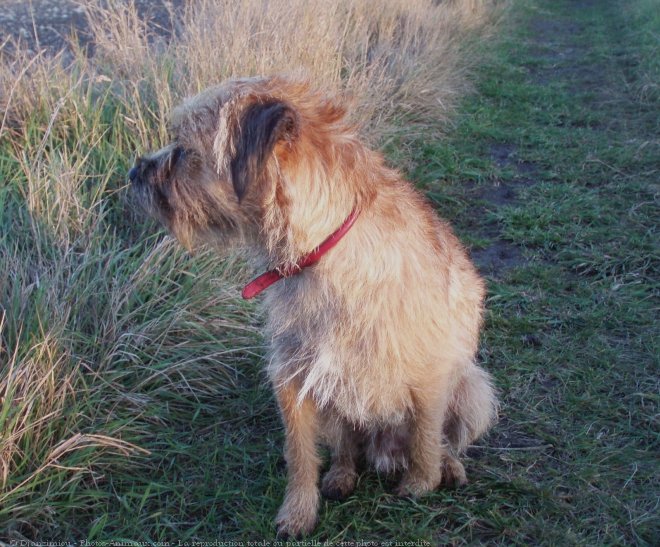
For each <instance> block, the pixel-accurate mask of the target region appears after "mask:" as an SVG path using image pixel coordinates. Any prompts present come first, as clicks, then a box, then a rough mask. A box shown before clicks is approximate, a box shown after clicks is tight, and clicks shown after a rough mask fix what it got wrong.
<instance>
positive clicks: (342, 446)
mask: <svg viewBox="0 0 660 547" xmlns="http://www.w3.org/2000/svg"><path fill="white" fill-rule="evenodd" d="M325 435H326V440H327V442H328V444H329V445H330V447H331V450H332V457H331V463H330V469H329V470H328V472H327V473H326V474H325V476H324V477H323V483H322V485H321V493H322V494H323V495H324V496H325V497H326V498H328V499H332V500H342V499H344V498H346V497H348V496H349V495H350V494H351V492H353V489H354V488H355V483H356V481H357V476H358V475H357V458H358V456H359V450H360V446H359V439H358V432H357V431H356V429H355V427H354V426H352V425H350V424H348V423H346V422H345V421H343V420H341V419H339V418H335V419H330V420H329V421H328V423H327V429H326V432H325Z"/></svg>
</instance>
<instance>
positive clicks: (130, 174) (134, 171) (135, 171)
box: [128, 165, 138, 182]
mask: <svg viewBox="0 0 660 547" xmlns="http://www.w3.org/2000/svg"><path fill="white" fill-rule="evenodd" d="M137 176H138V168H137V165H134V166H133V167H131V168H130V169H129V171H128V180H130V181H131V182H135V179H136V178H137Z"/></svg>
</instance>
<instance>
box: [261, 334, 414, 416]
mask: <svg viewBox="0 0 660 547" xmlns="http://www.w3.org/2000/svg"><path fill="white" fill-rule="evenodd" d="M370 357H371V358H370ZM373 357H374V356H369V355H366V354H365V352H363V351H360V350H359V349H357V348H351V347H350V346H349V347H347V346H346V344H345V343H340V342H339V341H337V340H333V339H332V338H327V339H326V340H324V341H322V342H321V343H320V344H318V345H314V344H311V343H308V344H305V343H304V341H302V340H301V338H300V337H299V336H297V335H295V336H291V335H289V336H285V337H280V338H279V340H276V341H275V344H274V346H273V348H272V356H271V361H270V365H269V374H270V377H271V380H272V381H273V382H274V383H276V384H277V383H280V382H283V381H285V382H286V381H295V382H296V383H297V385H298V386H300V391H299V399H300V401H302V400H303V399H304V398H305V397H311V398H313V399H314V401H315V402H316V403H317V405H318V406H319V408H324V409H332V410H334V411H335V412H337V413H338V414H340V415H341V416H342V417H344V418H345V419H347V420H348V421H350V422H354V423H356V424H360V425H366V424H372V423H400V422H402V421H403V420H404V419H405V418H406V416H407V415H408V413H409V411H410V408H411V406H412V405H411V397H410V389H409V387H408V385H407V383H406V381H405V380H406V379H405V375H404V374H402V371H401V370H400V369H399V367H398V366H396V364H395V363H392V362H389V363H388V362H380V361H379V360H377V359H374V358H373Z"/></svg>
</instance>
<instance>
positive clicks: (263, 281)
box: [241, 209, 360, 300]
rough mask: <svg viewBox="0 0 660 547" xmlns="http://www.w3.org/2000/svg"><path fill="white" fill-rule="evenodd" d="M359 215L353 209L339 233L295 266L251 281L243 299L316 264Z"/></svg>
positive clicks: (269, 272) (264, 274) (267, 273)
mask: <svg viewBox="0 0 660 547" xmlns="http://www.w3.org/2000/svg"><path fill="white" fill-rule="evenodd" d="M359 214H360V211H359V210H358V209H353V211H352V212H351V214H350V215H348V218H347V219H346V220H345V221H344V223H343V224H342V225H341V226H340V227H339V229H338V230H337V231H335V232H333V233H332V234H330V236H329V237H328V238H327V239H326V240H325V241H324V242H323V243H321V244H320V245H319V246H318V247H316V249H314V250H313V251H312V252H311V253H308V254H306V255H305V256H303V257H302V258H301V259H300V260H299V261H298V262H296V263H295V264H294V265H293V266H288V267H279V268H275V269H274V270H269V271H267V272H266V273H262V274H261V275H260V276H259V277H257V278H256V279H253V280H252V281H250V282H249V283H248V284H247V285H245V287H243V292H242V293H241V295H242V296H243V298H244V299H245V300H249V299H250V298H254V297H255V296H257V295H258V294H259V293H261V292H262V291H264V290H266V289H267V288H268V287H270V286H271V285H272V284H273V283H277V282H278V281H279V280H280V279H284V278H285V277H291V276H292V275H296V274H299V273H300V272H301V271H302V270H303V269H305V268H308V267H309V266H312V265H313V264H316V263H317V262H318V261H319V260H321V257H322V256H323V255H324V254H325V253H327V252H328V251H329V250H330V249H332V248H333V247H334V246H335V245H337V243H339V241H340V240H341V238H342V237H344V236H345V235H346V234H347V233H348V231H349V230H350V229H351V227H352V226H353V223H354V222H355V219H356V218H357V217H358V215H359Z"/></svg>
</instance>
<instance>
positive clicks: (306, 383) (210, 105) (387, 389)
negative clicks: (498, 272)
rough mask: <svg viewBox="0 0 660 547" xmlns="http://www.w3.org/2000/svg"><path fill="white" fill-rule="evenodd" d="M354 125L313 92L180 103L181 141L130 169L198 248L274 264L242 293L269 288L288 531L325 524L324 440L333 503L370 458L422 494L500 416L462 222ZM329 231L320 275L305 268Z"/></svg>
mask: <svg viewBox="0 0 660 547" xmlns="http://www.w3.org/2000/svg"><path fill="white" fill-rule="evenodd" d="M344 114H345V111H344V108H342V106H341V105H339V104H337V102H334V101H333V100H332V99H329V98H328V97H326V96H324V95H323V94H322V93H319V92H315V91H313V90H312V89H310V86H309V85H307V84H305V83H301V82H294V81H289V80H286V79H282V78H268V79H244V80H233V81H230V82H227V83H225V84H223V85H221V86H218V87H213V88H210V89H208V90H206V91H204V92H203V93H201V94H200V95H198V96H196V97H193V98H191V99H188V100H187V101H185V102H184V103H183V104H182V105H181V106H180V107H178V108H177V109H176V110H175V111H174V114H173V119H172V130H173V142H172V144H170V145H169V146H166V147H165V148H163V149H161V150H159V151H157V152H155V153H153V154H150V155H147V156H145V157H143V158H141V159H140V160H139V161H138V162H137V164H136V165H135V167H133V169H131V172H130V173H129V177H130V179H131V180H132V181H133V183H134V187H135V189H136V191H137V193H138V195H140V196H141V197H142V201H143V202H144V203H145V205H146V206H147V208H148V209H149V210H150V211H151V212H152V213H153V214H154V215H155V216H156V217H157V218H159V219H160V220H161V221H162V222H163V224H165V225H166V226H167V228H169V230H170V231H171V232H172V233H173V234H174V235H175V236H176V237H177V238H178V239H179V240H180V241H181V242H182V243H183V244H185V245H186V246H188V247H194V246H195V245H196V244H198V243H202V242H206V243H208V242H212V243H213V244H216V245H220V246H222V247H227V246H229V245H240V246H241V247H242V248H245V249H249V250H250V251H252V255H253V256H255V257H256V258H257V260H260V261H261V263H262V264H264V265H265V264H269V265H271V266H276V267H277V268H276V270H274V271H272V272H270V273H268V274H266V275H265V277H264V276H262V277H261V278H260V280H257V281H256V282H255V284H251V285H250V286H248V287H247V288H246V293H249V294H248V296H252V295H253V294H255V293H257V292H260V291H261V290H262V289H264V286H266V285H270V284H271V283H272V286H269V287H268V288H266V289H265V290H264V304H265V307H266V310H267V316H268V319H267V327H268V333H267V340H269V342H270V360H269V364H268V373H269V375H270V379H271V381H272V383H273V387H274V389H275V392H276V395H277V400H278V403H279V407H280V410H281V413H282V418H283V420H284V425H285V428H286V449H285V455H286V461H287V463H288V475H289V481H288V486H287V489H286V495H285V497H284V503H283V504H282V507H281V509H280V511H279V514H278V516H277V526H278V532H279V533H280V534H281V535H294V536H295V535H300V534H302V533H307V532H309V531H311V530H312V529H313V528H314V525H315V522H316V519H317V510H318V505H319V487H318V478H319V466H320V459H319V456H318V453H317V443H318V442H324V443H326V444H327V445H328V446H329V447H330V448H331V449H332V462H331V467H330V470H329V471H328V472H327V473H326V475H325V476H324V478H323V482H322V486H321V491H322V492H323V493H324V494H325V495H326V496H328V497H331V498H343V497H345V496H347V495H349V494H350V493H351V491H352V490H353V488H354V486H355V482H356V477H357V473H356V461H357V460H358V458H359V457H360V455H361V454H365V455H366V457H367V459H368V460H369V461H370V462H371V463H372V464H373V465H374V466H375V467H376V469H378V470H379V471H384V472H392V471H395V470H396V469H400V470H402V471H403V474H402V478H401V482H400V485H399V487H398V493H399V494H401V495H404V496H409V495H410V496H419V495H421V494H424V493H425V492H429V491H431V490H433V489H434V488H436V487H437V486H438V485H440V483H441V482H446V483H448V484H462V483H464V482H465V481H466V478H465V471H464V469H463V465H462V464H461V463H460V461H459V460H458V458H457V457H458V455H459V454H460V452H461V451H462V450H463V449H464V448H465V447H466V446H467V445H468V443H470V442H471V441H473V440H474V439H476V438H477V437H478V436H479V435H481V434H482V433H484V432H485V431H486V430H487V429H488V427H489V426H490V425H491V423H492V422H493V419H494V417H495V413H496V400H495V396H494V393H493V389H492V387H491V383H490V377H489V375H488V374H487V373H486V372H485V371H484V370H482V369H481V368H479V367H478V366H477V365H476V364H475V352H476V350H477V341H478V337H479V328H480V325H481V315H482V304H483V298H484V284H483V282H482V280H481V279H480V278H479V276H478V274H477V272H476V271H475V269H474V267H473V265H472V263H471V262H470V260H469V259H468V257H467V255H466V252H465V250H464V249H463V247H462V246H461V244H460V243H459V241H458V240H457V238H456V237H455V236H454V234H453V233H452V231H451V229H450V227H449V226H448V225H447V224H446V223H445V222H443V221H442V220H439V219H438V218H437V217H436V215H435V214H434V211H433V210H432V208H431V207H430V206H429V205H428V204H427V203H426V202H425V201H424V199H423V198H422V197H421V196H420V195H419V194H418V193H417V192H416V191H415V190H414V189H413V188H412V186H411V185H410V184H409V183H408V182H406V181H404V180H402V178H401V176H400V175H399V174H398V173H397V172H395V171H393V170H391V169H389V168H388V167H386V166H385V164H384V162H383V159H382V157H381V156H380V154H378V153H376V152H373V151H372V150H369V149H368V148H366V147H365V146H364V145H363V144H362V143H361V142H360V140H359V139H358V137H357V136H356V133H355V130H354V128H353V127H351V126H350V125H349V124H348V123H347V122H346V121H345V120H344ZM340 227H341V228H340ZM338 229H340V232H339V233H335V232H336V231H337V230H338ZM331 234H334V236H333V238H331V241H330V243H328V244H327V245H326V246H325V247H324V248H323V249H322V250H321V251H319V253H318V254H322V255H323V256H321V257H320V258H319V256H316V257H315V258H314V259H313V260H316V261H317V262H316V264H314V265H313V266H312V265H310V264H309V260H306V259H305V258H304V257H307V258H309V257H308V254H309V253H310V252H311V251H313V250H314V249H316V248H317V247H318V246H319V245H320V244H321V243H322V242H324V241H326V240H327V239H328V236H330V235H331ZM332 245H335V247H334V248H332V249H331V250H328V247H330V246H332ZM323 253H325V254H323ZM313 260H312V261H313ZM280 277H286V279H283V280H281V281H279V282H277V283H274V281H276V280H277V279H280ZM264 280H265V282H264Z"/></svg>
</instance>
